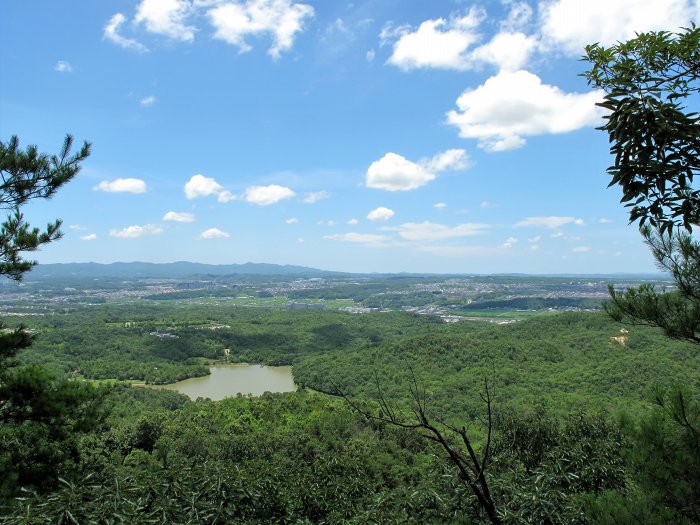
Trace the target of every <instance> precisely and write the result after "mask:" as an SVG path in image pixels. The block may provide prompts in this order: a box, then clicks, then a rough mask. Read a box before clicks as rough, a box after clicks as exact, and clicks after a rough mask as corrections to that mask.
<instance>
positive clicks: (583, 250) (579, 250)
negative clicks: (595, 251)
mask: <svg viewBox="0 0 700 525" xmlns="http://www.w3.org/2000/svg"><path fill="white" fill-rule="evenodd" d="M571 251H572V252H574V253H587V252H590V251H591V247H590V246H576V248H574V249H572V250H571Z"/></svg>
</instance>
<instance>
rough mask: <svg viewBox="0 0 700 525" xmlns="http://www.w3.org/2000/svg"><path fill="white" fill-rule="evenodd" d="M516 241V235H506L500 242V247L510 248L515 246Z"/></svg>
mask: <svg viewBox="0 0 700 525" xmlns="http://www.w3.org/2000/svg"><path fill="white" fill-rule="evenodd" d="M517 242H518V239H517V237H508V238H507V239H506V240H505V242H504V243H503V244H501V248H505V249H510V248H512V247H513V246H515V245H516V243H517Z"/></svg>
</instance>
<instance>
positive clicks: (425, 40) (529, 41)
mask: <svg viewBox="0 0 700 525" xmlns="http://www.w3.org/2000/svg"><path fill="white" fill-rule="evenodd" d="M531 15H532V9H531V8H530V7H529V6H528V5H527V4H525V3H523V2H518V3H514V4H513V5H512V6H511V9H510V12H509V15H508V18H507V19H506V20H504V21H503V23H502V24H501V30H500V31H499V32H497V33H496V34H495V35H494V36H493V37H492V39H491V40H490V41H488V42H486V43H482V44H481V45H478V46H476V44H477V43H478V42H479V41H480V40H481V39H482V35H481V34H480V33H479V32H478V28H479V25H480V24H481V22H482V21H483V20H484V19H485V18H486V14H485V12H484V11H483V9H480V8H478V7H472V8H471V9H470V10H469V12H468V13H467V14H466V15H464V16H456V15H452V16H451V17H450V18H448V19H444V18H438V19H434V20H426V21H424V22H423V23H421V24H420V26H419V27H418V29H416V30H412V29H411V28H410V27H409V26H399V27H396V28H394V27H392V26H391V25H386V26H384V28H383V29H382V33H381V34H380V39H381V41H382V42H383V43H385V44H386V43H387V42H391V41H392V40H394V43H393V52H392V54H391V56H390V57H389V60H388V61H387V63H389V64H392V65H395V66H397V67H399V68H401V69H402V70H404V71H408V70H412V69H418V68H440V69H454V70H457V71H464V70H467V69H471V68H474V67H478V66H480V65H482V64H492V65H495V66H497V67H498V68H499V69H507V70H511V71H513V70H516V69H519V68H522V67H524V66H525V64H526V63H527V62H528V59H529V58H530V55H531V54H532V53H533V52H534V51H535V49H536V48H537V44H538V41H537V38H536V37H535V36H532V35H526V34H525V33H523V32H522V31H521V30H520V29H521V28H523V27H524V26H525V25H526V23H527V22H528V20H529V19H530V17H531ZM475 46H476V47H475Z"/></svg>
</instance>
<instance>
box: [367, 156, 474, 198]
mask: <svg viewBox="0 0 700 525" xmlns="http://www.w3.org/2000/svg"><path fill="white" fill-rule="evenodd" d="M468 166H469V156H468V155H467V152H466V151H464V150H463V149H450V150H447V151H444V152H442V153H438V154H437V155H435V156H434V157H433V158H430V159H423V160H420V161H418V162H412V161H410V160H408V159H406V158H405V157H402V156H401V155H398V154H396V153H392V152H389V153H387V154H386V155H384V156H383V157H382V158H381V159H379V160H375V161H374V162H373V163H372V164H370V166H369V168H368V169H367V174H366V175H365V184H366V186H367V187H368V188H376V189H381V190H387V191H408V190H415V189H416V188H420V187H421V186H425V185H426V184H428V183H429V182H430V181H432V180H435V178H436V177H437V174H438V173H440V172H442V171H447V170H460V169H465V168H467V167H468Z"/></svg>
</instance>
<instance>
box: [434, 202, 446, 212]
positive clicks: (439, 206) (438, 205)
mask: <svg viewBox="0 0 700 525" xmlns="http://www.w3.org/2000/svg"><path fill="white" fill-rule="evenodd" d="M433 208H437V209H438V210H444V209H445V208H447V204H446V203H444V202H436V203H435V204H433Z"/></svg>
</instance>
